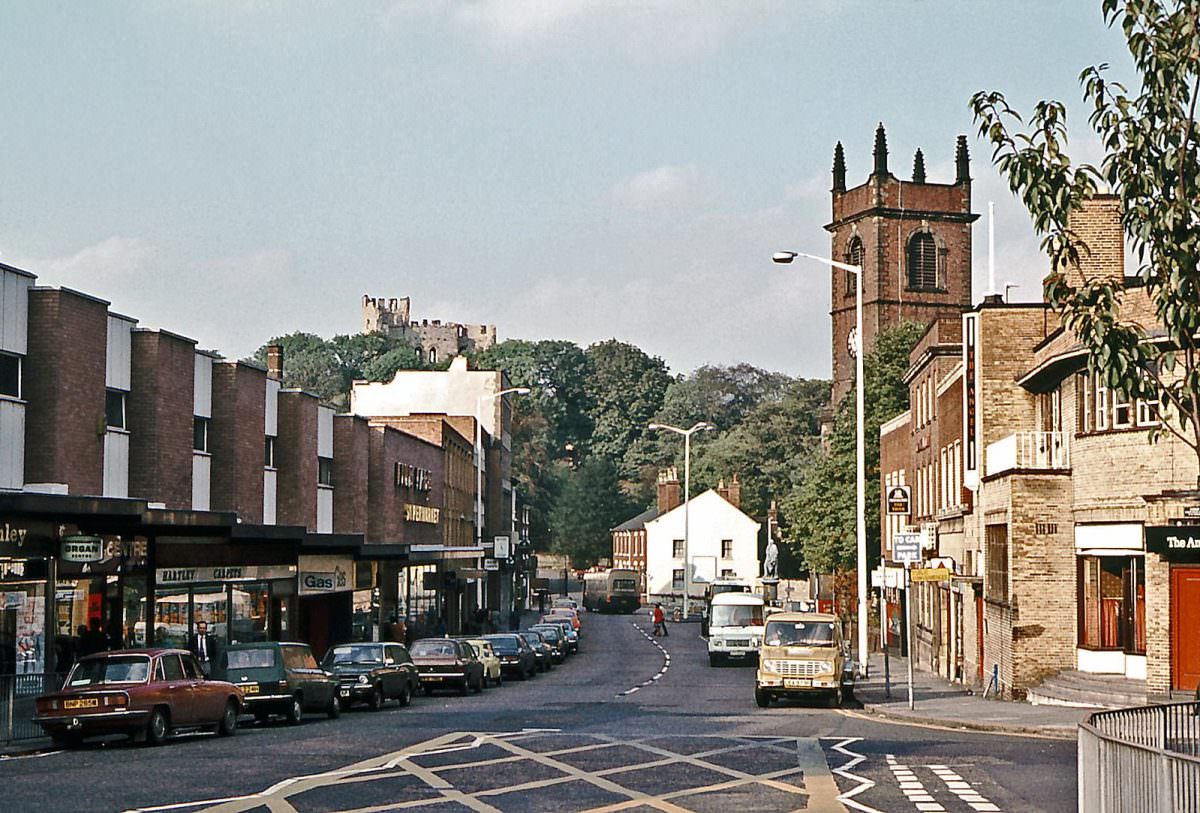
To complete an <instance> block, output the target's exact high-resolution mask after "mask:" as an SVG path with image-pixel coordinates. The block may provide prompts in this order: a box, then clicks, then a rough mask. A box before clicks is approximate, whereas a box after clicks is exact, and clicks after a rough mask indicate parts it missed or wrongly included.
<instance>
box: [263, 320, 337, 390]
mask: <svg viewBox="0 0 1200 813" xmlns="http://www.w3.org/2000/svg"><path fill="white" fill-rule="evenodd" d="M272 344H277V345H279V346H281V347H282V348H283V386H285V387H288V388H297V389H302V390H306V391H307V392H311V393H312V394H313V395H316V396H318V397H319V398H320V399H321V400H323V401H329V402H333V401H336V400H338V398H339V396H343V395H344V394H345V391H346V388H345V385H344V380H343V376H342V369H341V364H340V363H339V361H338V358H337V354H336V353H334V351H333V348H332V347H330V346H329V344H328V343H327V342H326V341H325V340H324V339H322V338H321V337H320V336H317V335H316V334H313V333H304V332H303V331H296V332H295V333H289V334H287V335H286V336H276V337H275V338H274V339H271V341H269V342H267V344H264V345H263V346H262V347H260V348H258V350H257V352H255V354H254V356H253V358H252V359H251V360H252V361H254V362H255V363H257V364H261V365H263V366H266V363H267V347H268V346H269V345H272Z"/></svg>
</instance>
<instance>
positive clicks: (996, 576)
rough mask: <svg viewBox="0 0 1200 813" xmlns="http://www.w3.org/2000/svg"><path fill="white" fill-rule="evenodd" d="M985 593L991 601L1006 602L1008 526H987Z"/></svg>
mask: <svg viewBox="0 0 1200 813" xmlns="http://www.w3.org/2000/svg"><path fill="white" fill-rule="evenodd" d="M986 533H987V592H988V598H990V599H992V600H993V601H1002V602H1005V603H1007V602H1008V526H1007V525H989V526H987V532H986Z"/></svg>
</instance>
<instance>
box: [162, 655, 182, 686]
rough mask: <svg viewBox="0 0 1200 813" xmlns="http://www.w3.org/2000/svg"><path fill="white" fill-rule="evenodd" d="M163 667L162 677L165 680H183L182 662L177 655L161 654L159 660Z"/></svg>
mask: <svg viewBox="0 0 1200 813" xmlns="http://www.w3.org/2000/svg"><path fill="white" fill-rule="evenodd" d="M159 662H160V663H161V664H162V667H163V678H164V679H166V680H183V664H182V663H180V662H179V656H178V655H176V654H174V653H172V654H169V655H163V656H162V659H161V660H160V661H159Z"/></svg>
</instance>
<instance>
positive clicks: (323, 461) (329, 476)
mask: <svg viewBox="0 0 1200 813" xmlns="http://www.w3.org/2000/svg"><path fill="white" fill-rule="evenodd" d="M317 483H318V484H320V485H323V486H330V487H332V486H333V458H332V457H318V458H317Z"/></svg>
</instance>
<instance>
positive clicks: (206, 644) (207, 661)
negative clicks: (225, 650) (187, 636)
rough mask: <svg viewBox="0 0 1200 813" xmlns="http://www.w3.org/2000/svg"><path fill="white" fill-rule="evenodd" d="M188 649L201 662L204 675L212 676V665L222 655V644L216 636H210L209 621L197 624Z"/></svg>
mask: <svg viewBox="0 0 1200 813" xmlns="http://www.w3.org/2000/svg"><path fill="white" fill-rule="evenodd" d="M188 649H189V650H191V652H192V654H193V655H195V656H196V660H198V661H200V668H201V669H203V670H204V674H206V675H207V674H211V672H212V665H213V664H214V663H216V662H217V657H218V656H219V655H220V654H221V643H220V641H219V640H218V639H217V637H216V636H215V635H210V634H209V632H208V622H207V621H197V622H196V634H195V635H193V636H192V639H191V641H189V642H188Z"/></svg>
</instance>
